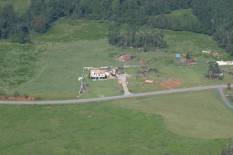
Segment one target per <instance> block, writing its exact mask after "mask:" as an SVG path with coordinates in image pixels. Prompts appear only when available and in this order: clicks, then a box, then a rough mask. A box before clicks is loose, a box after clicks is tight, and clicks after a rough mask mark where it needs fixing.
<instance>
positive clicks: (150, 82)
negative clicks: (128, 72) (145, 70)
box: [144, 80, 154, 84]
mask: <svg viewBox="0 0 233 155" xmlns="http://www.w3.org/2000/svg"><path fill="white" fill-rule="evenodd" d="M144 83H146V84H153V83H154V80H145V81H144Z"/></svg>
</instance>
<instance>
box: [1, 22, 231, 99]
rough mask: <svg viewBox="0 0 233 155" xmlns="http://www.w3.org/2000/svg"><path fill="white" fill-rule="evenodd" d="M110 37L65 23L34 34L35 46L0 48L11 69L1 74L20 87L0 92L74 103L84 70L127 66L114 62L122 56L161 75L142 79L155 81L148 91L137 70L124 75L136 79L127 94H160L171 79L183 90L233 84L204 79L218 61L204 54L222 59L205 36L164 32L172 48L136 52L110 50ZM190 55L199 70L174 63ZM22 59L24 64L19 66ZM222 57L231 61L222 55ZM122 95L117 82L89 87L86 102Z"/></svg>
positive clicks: (103, 29) (93, 27) (99, 25)
mask: <svg viewBox="0 0 233 155" xmlns="http://www.w3.org/2000/svg"><path fill="white" fill-rule="evenodd" d="M107 32H108V23H105V22H98V21H88V20H70V19H61V20H59V21H58V22H57V23H55V24H54V26H53V27H52V28H51V29H50V30H49V32H48V33H46V34H40V35H39V34H34V35H33V36H32V40H33V44H31V45H18V44H15V43H7V42H1V47H0V48H1V49H2V50H3V51H4V52H3V53H1V54H4V53H5V54H4V55H5V56H4V59H5V61H2V64H4V65H5V66H7V67H6V68H7V71H4V70H6V68H5V69H4V70H2V72H3V71H4V72H8V74H7V76H6V78H5V79H7V80H10V81H13V82H15V83H16V84H17V83H19V85H10V83H9V84H8V83H6V82H4V81H3V82H1V83H2V84H0V86H1V88H2V89H3V90H6V92H7V93H8V94H14V92H16V91H17V92H19V93H20V94H21V95H24V94H25V95H29V96H35V97H38V98H40V99H68V98H75V97H76V96H77V95H78V91H79V85H80V83H79V81H78V77H80V76H81V75H82V68H83V67H90V66H93V67H100V66H123V64H122V63H119V62H117V61H116V60H115V57H116V56H117V55H120V54H122V53H130V54H132V55H135V56H136V58H135V59H134V60H133V61H132V62H130V63H129V64H139V61H140V60H144V61H145V62H146V65H148V66H149V67H151V68H156V69H158V71H159V74H158V75H148V76H146V77H145V78H144V79H153V80H155V82H156V84H154V85H145V84H144V79H141V78H139V79H136V78H135V75H136V73H137V72H138V69H137V68H136V69H131V70H130V71H128V70H126V72H129V73H131V74H132V76H131V78H129V88H130V90H131V91H132V92H145V91H154V90H159V89H161V87H160V82H161V81H163V80H167V79H179V80H181V81H182V85H181V86H180V87H190V86H197V85H207V84H219V83H225V82H229V81H232V76H228V75H226V77H225V80H224V81H210V80H208V79H206V78H205V74H206V72H207V68H208V65H207V64H206V62H207V61H209V60H214V59H213V58H208V57H206V56H204V55H202V53H201V51H202V50H212V51H218V52H220V53H223V50H222V49H221V48H219V47H218V46H217V43H216V42H215V41H213V39H211V37H209V36H207V35H203V34H197V33H191V32H175V31H168V30H166V31H165V39H166V41H167V43H168V48H165V49H161V50H155V51H149V52H138V51H137V50H135V49H121V48H116V47H113V46H111V45H109V44H108V41H107V39H106V35H107ZM187 52H190V53H192V55H193V56H194V58H195V59H197V61H198V63H199V64H198V65H195V66H180V65H177V64H176V63H175V53H187ZM26 53H28V54H27V55H26ZM17 55H18V56H17ZM18 57H22V58H23V59H24V60H25V61H23V62H18V61H19V59H18ZM24 57H25V58H24ZM224 57H228V55H226V54H223V58H224ZM2 58H3V57H2ZM8 59H10V61H8ZM17 68H18V70H19V71H20V74H19V71H18V72H17V71H15V69H16V70H17ZM1 74H3V73H1ZM3 75H4V74H3ZM8 75H10V76H9V77H10V78H9V79H8V78H7V77H8ZM5 81H6V80H5ZM121 91H122V90H121V88H120V87H119V86H118V84H117V82H116V81H108V82H106V81H102V82H98V83H96V82H90V85H89V90H88V93H86V94H85V95H84V96H82V98H85V97H99V96H112V95H120V94H121Z"/></svg>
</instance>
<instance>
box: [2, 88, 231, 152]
mask: <svg viewBox="0 0 233 155" xmlns="http://www.w3.org/2000/svg"><path fill="white" fill-rule="evenodd" d="M206 97H208V102H207V101H206V100H205V98H206ZM232 118H233V112H232V111H229V110H228V109H226V108H225V107H224V106H223V104H222V103H221V101H219V99H218V96H216V94H215V93H214V92H200V93H199V92H198V93H192V94H190V93H188V94H176V95H170V96H161V97H149V98H144V99H143V98H138V99H129V100H119V101H114V102H106V103H101V104H91V105H70V106H24V107H20V106H0V154H4V155H13V154H17V155H25V154H35V155H37V154H38V155H63V154H70V155H79V154H80V155H84V154H85V155H103V154H106V155H119V154H127V155H141V154H146V155H155V154H156V155H165V154H172V155H219V154H220V152H221V150H222V149H223V148H225V146H226V144H227V143H228V142H229V141H228V140H227V139H228V138H231V137H232V136H233V130H231V129H232V127H233V123H232ZM192 137H194V138H192Z"/></svg>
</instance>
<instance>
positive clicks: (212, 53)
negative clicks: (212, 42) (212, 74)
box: [202, 51, 222, 57]
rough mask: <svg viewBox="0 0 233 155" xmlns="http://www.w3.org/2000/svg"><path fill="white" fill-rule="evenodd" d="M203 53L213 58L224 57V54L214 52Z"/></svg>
mask: <svg viewBox="0 0 233 155" xmlns="http://www.w3.org/2000/svg"><path fill="white" fill-rule="evenodd" d="M202 53H204V54H208V55H209V56H212V57H220V56H222V54H220V53H219V52H214V51H202Z"/></svg>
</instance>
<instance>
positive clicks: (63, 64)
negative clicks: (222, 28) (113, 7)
mask: <svg viewBox="0 0 233 155" xmlns="http://www.w3.org/2000/svg"><path fill="white" fill-rule="evenodd" d="M108 27H109V26H108V23H105V22H99V21H90V20H74V21H71V20H70V19H61V20H59V21H58V22H56V23H54V26H53V27H52V28H51V29H50V30H49V32H48V33H46V34H33V35H32V42H33V43H32V44H25V45H19V44H16V43H9V42H8V41H1V42H0V75H1V76H0V77H1V78H0V79H1V80H0V93H1V91H4V92H6V93H7V94H10V95H13V94H14V92H15V91H17V92H19V93H20V95H25V94H26V95H29V96H35V97H38V98H40V99H70V98H75V97H76V96H77V95H78V91H79V85H80V82H79V81H78V78H79V77H80V76H81V75H82V68H83V67H90V66H93V67H99V66H123V65H124V64H122V63H119V62H117V61H116V60H115V57H116V56H118V55H120V54H122V53H130V54H132V55H134V56H135V57H136V58H135V59H134V60H132V61H131V62H129V63H127V64H139V61H140V60H144V61H145V63H146V65H148V66H150V67H151V68H156V69H158V71H159V73H158V74H155V75H153V74H150V75H147V76H146V77H145V79H153V80H155V81H156V84H155V85H145V84H144V82H143V79H140V78H139V79H136V78H135V77H134V76H135V74H136V73H137V72H138V68H132V69H127V70H125V71H126V72H127V73H130V74H131V75H132V76H131V77H130V78H129V88H130V90H132V91H133V92H144V91H154V90H159V89H161V88H160V86H159V82H161V81H163V80H166V79H180V80H181V81H182V85H181V86H180V87H190V86H197V85H208V84H219V83H226V82H232V76H229V75H226V77H225V80H224V81H209V80H207V79H206V78H205V77H204V75H205V73H206V71H207V67H208V65H206V64H205V63H206V62H207V61H209V60H214V58H210V57H207V56H205V55H202V54H201V51H202V50H212V51H218V52H220V53H223V52H224V50H222V49H221V48H219V47H218V46H217V43H216V42H215V41H213V39H212V38H211V37H209V36H207V35H203V34H197V33H191V32H176V31H169V30H165V31H164V32H165V39H166V41H167V42H168V47H167V48H165V49H160V50H159V49H157V50H155V51H149V52H138V51H137V50H136V49H121V48H117V47H113V46H111V45H109V44H108V41H107V39H106V35H107V32H108ZM187 52H190V53H192V55H193V56H194V57H195V59H197V61H198V63H199V64H198V65H194V66H183V65H177V63H175V54H176V53H187ZM222 58H231V57H229V56H228V55H227V54H224V53H223V56H222ZM87 84H88V90H87V92H86V93H85V94H84V95H83V96H80V98H90V97H102V96H114V95H120V94H122V89H121V87H120V86H119V85H118V84H117V81H114V80H109V81H98V82H95V81H89V80H87ZM0 95H1V94H0ZM232 118H233V112H232V111H230V110H229V109H227V108H225V107H224V105H223V103H222V101H221V98H220V97H219V95H218V93H217V92H215V91H210V92H209V91H204V92H196V93H186V94H175V95H166V96H157V97H148V98H137V99H127V100H118V101H112V102H105V103H101V104H91V105H67V106H23V107H19V106H3V105H0V154H3V155H13V154H17V155H25V154H35V155H37V154H39V155H59V154H61V155H64V154H70V155H79V154H80V155H83V154H85V155H93V154H94V155H98V154H99V155H103V154H106V155H109V154H110V155H119V154H127V155H131V154H132V155H141V154H146V155H150V154H151V155H168V154H170V155H219V154H220V152H221V150H222V149H223V148H224V147H225V146H226V145H227V144H228V142H229V140H230V139H231V138H232V137H233V130H232V128H233V121H232Z"/></svg>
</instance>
